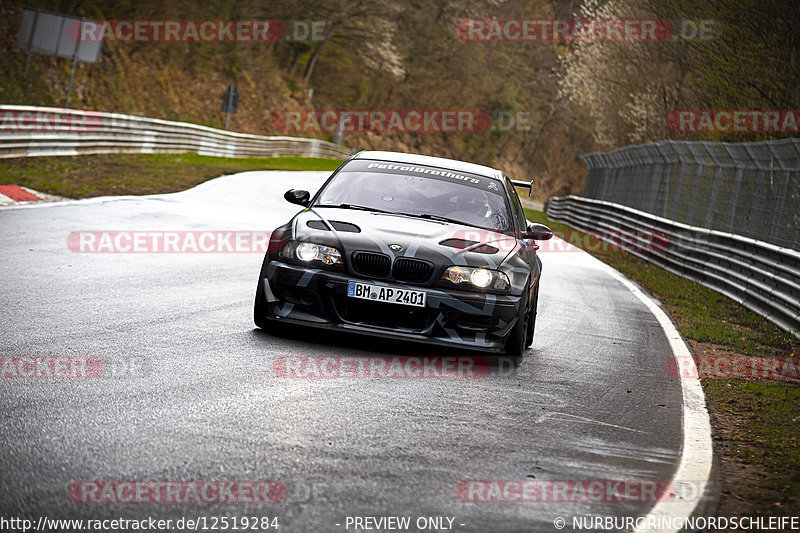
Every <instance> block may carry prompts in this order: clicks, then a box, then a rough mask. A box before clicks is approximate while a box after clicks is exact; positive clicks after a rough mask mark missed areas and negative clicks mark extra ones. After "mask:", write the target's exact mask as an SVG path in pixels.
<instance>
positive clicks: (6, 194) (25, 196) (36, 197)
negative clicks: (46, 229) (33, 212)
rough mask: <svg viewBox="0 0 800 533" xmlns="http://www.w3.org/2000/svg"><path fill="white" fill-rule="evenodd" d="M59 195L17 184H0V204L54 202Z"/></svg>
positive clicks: (58, 198)
mask: <svg viewBox="0 0 800 533" xmlns="http://www.w3.org/2000/svg"><path fill="white" fill-rule="evenodd" d="M61 199H62V198H61V197H60V196H53V195H52V194H45V193H43V192H39V191H35V190H33V189H29V188H27V187H20V186H19V185H0V205H17V204H31V203H34V202H55V201H57V200H61Z"/></svg>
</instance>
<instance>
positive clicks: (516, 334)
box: [506, 306, 530, 365]
mask: <svg viewBox="0 0 800 533" xmlns="http://www.w3.org/2000/svg"><path fill="white" fill-rule="evenodd" d="M529 318H530V310H529V309H527V310H526V309H525V307H524V306H523V307H522V309H520V312H519V315H517V323H516V324H514V327H513V328H512V329H511V333H509V335H508V341H506V356H508V357H510V358H511V360H512V361H513V362H514V365H518V364H520V363H521V362H522V357H523V354H524V353H525V349H526V348H527V345H526V344H525V343H526V342H527V340H528V329H529V327H528V325H529Z"/></svg>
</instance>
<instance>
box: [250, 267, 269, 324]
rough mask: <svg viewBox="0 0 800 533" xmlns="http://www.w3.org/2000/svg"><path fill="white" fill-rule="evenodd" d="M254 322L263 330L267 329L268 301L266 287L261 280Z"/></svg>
mask: <svg viewBox="0 0 800 533" xmlns="http://www.w3.org/2000/svg"><path fill="white" fill-rule="evenodd" d="M253 322H255V324H256V326H258V327H259V328H261V329H267V327H268V326H267V300H266V299H265V298H264V287H262V286H261V279H259V280H258V284H257V285H256V300H255V302H254V303H253Z"/></svg>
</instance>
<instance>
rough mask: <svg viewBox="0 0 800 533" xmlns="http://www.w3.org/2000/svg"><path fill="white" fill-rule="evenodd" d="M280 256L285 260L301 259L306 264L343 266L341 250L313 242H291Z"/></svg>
mask: <svg viewBox="0 0 800 533" xmlns="http://www.w3.org/2000/svg"><path fill="white" fill-rule="evenodd" d="M280 256H281V257H282V258H283V259H299V260H300V261H303V262H304V263H309V262H311V261H321V262H323V263H325V264H326V265H340V264H342V254H340V253H339V250H337V249H336V248H332V247H330V246H323V245H322V244H314V243H313V242H296V241H292V242H289V243H287V244H286V246H284V247H283V250H281V253H280Z"/></svg>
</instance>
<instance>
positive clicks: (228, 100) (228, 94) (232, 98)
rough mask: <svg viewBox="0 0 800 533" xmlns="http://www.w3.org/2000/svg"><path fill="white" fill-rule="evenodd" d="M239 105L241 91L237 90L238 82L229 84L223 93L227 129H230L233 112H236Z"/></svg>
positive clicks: (223, 108) (223, 109)
mask: <svg viewBox="0 0 800 533" xmlns="http://www.w3.org/2000/svg"><path fill="white" fill-rule="evenodd" d="M238 105H239V93H238V92H236V82H233V83H231V84H230V85H229V86H228V90H227V91H225V94H223V95H222V112H223V113H227V116H226V117H225V129H226V130H227V129H228V123H229V122H230V120H231V113H236V109H237V107H238Z"/></svg>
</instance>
